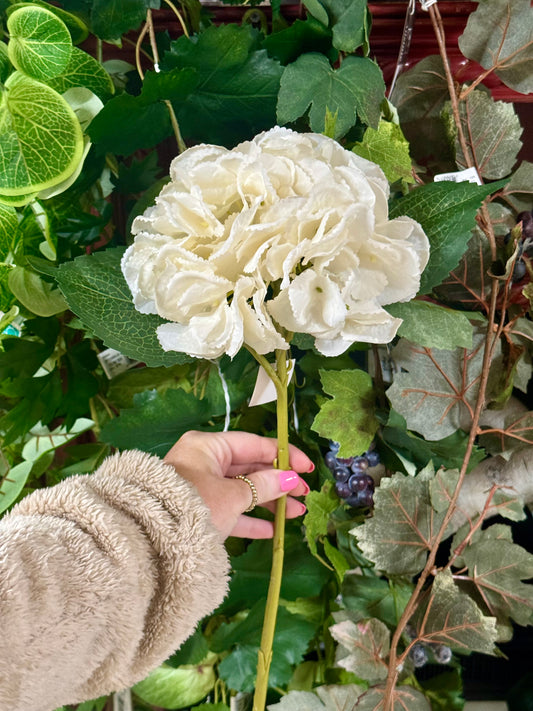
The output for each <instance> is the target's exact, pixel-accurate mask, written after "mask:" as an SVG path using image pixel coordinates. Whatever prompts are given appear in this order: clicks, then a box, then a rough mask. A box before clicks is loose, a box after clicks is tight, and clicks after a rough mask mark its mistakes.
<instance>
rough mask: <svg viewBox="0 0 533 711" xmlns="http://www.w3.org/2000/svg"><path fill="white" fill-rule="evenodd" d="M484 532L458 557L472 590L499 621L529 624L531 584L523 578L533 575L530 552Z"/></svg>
mask: <svg viewBox="0 0 533 711" xmlns="http://www.w3.org/2000/svg"><path fill="white" fill-rule="evenodd" d="M490 528H492V526H491V527H490ZM490 528H489V529H488V530H490ZM484 534H485V532H483V534H482V536H481V538H480V540H477V541H476V542H474V543H473V544H472V545H470V546H467V548H466V549H465V550H464V551H463V553H462V559H461V562H462V564H464V565H465V566H466V567H468V576H469V578H470V580H471V582H472V584H473V585H474V588H475V590H476V591H477V592H478V593H479V595H480V596H481V599H482V600H483V602H484V604H485V606H486V608H487V611H488V613H489V615H492V616H494V617H496V618H497V619H498V621H499V622H500V623H504V624H505V623H508V618H509V617H510V618H512V619H513V620H514V621H515V622H517V623H518V624H519V625H524V626H526V625H531V624H532V623H533V585H532V584H531V583H523V582H522V580H529V579H531V578H533V555H531V553H528V552H527V551H526V550H524V548H522V547H521V546H518V545H516V544H515V543H513V542H512V541H510V540H504V539H495V538H494V537H492V536H490V537H489V536H486V535H484Z"/></svg>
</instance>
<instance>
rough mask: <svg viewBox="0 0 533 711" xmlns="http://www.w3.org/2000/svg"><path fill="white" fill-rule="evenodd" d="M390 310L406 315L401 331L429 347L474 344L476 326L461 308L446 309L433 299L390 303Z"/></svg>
mask: <svg viewBox="0 0 533 711" xmlns="http://www.w3.org/2000/svg"><path fill="white" fill-rule="evenodd" d="M387 311H388V312H389V313H390V314H391V315H392V316H394V317H395V318H401V319H403V322H402V324H401V326H400V328H399V329H398V335H399V336H403V337H404V338H407V339H408V340H409V341H412V342H413V343H417V344H418V345H420V346H427V347H428V348H441V349H444V350H453V349H454V348H457V347H460V348H472V333H473V327H472V324H471V323H470V321H469V320H468V316H467V315H466V314H464V313H463V312H461V311H455V310H453V309H445V308H443V307H442V306H439V305H438V304H433V303H431V302H429V301H409V302H407V303H404V304H402V303H398V304H390V305H389V306H387Z"/></svg>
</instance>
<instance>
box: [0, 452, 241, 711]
mask: <svg viewBox="0 0 533 711" xmlns="http://www.w3.org/2000/svg"><path fill="white" fill-rule="evenodd" d="M227 579H228V560H227V556H226V553H225V549H224V546H223V543H222V540H221V537H220V535H219V533H218V532H217V531H216V529H215V528H214V526H213V524H212V522H211V519H210V514H209V511H208V509H207V507H206V506H205V504H204V503H203V501H202V500H201V499H200V497H199V496H198V494H197V493H196V490H195V489H194V487H193V486H192V485H191V484H190V483H189V482H187V481H185V480H184V479H182V478H180V477H179V476H178V475H177V474H176V471H175V470H174V468H173V467H172V466H171V465H169V464H166V463H164V462H162V461H161V460H160V459H158V458H157V457H153V456H150V455H148V454H145V453H143V452H137V451H129V452H124V453H122V454H117V455H114V456H112V457H109V458H108V459H106V461H105V462H104V463H103V464H102V466H101V467H100V468H99V469H98V471H97V472H95V473H94V474H92V475H88V476H76V477H71V478H69V479H67V480H65V481H64V482H62V483H61V484H59V485H58V486H56V487H53V488H50V489H42V490H39V491H37V492H34V493H33V494H32V495H30V496H28V497H27V498H26V499H24V500H23V501H22V502H21V503H20V504H18V505H17V506H16V507H15V508H14V509H13V511H12V512H11V513H10V514H9V515H7V516H5V517H4V518H3V519H2V521H0V618H1V619H2V627H3V630H2V635H1V636H0V659H2V664H3V672H4V673H3V674H2V675H1V677H0V707H1V708H10V709H11V711H19V709H20V711H22V710H23V709H24V711H27V709H29V708H31V709H32V711H51V710H52V709H55V708H57V707H58V706H61V705H63V704H68V703H76V702H79V701H83V700H86V699H88V698H94V697H97V696H101V695H104V694H107V693H110V692H112V691H116V690H118V689H122V688H126V687H128V686H131V685H132V684H134V683H135V682H137V681H139V680H140V679H142V678H144V677H145V676H146V675H147V673H148V672H149V671H150V670H151V669H152V668H154V667H155V666H157V665H158V664H159V663H161V662H162V661H164V660H165V659H166V658H167V657H168V656H169V655H170V654H172V652H173V651H174V650H175V649H177V648H178V647H179V646H180V644H181V643H182V642H183V641H184V640H185V639H186V638H187V637H188V636H189V635H190V634H191V633H192V632H193V630H194V628H195V625H196V624H197V622H198V621H199V620H200V619H201V618H202V617H204V616H205V615H207V614H208V613H210V612H211V611H212V610H213V609H215V608H216V607H217V606H218V605H219V604H220V602H221V601H222V599H223V597H224V595H225V593H226V590H227ZM6 660H7V662H6ZM6 663H7V666H8V668H6Z"/></svg>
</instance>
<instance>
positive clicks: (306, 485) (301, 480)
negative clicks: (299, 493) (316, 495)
mask: <svg viewBox="0 0 533 711" xmlns="http://www.w3.org/2000/svg"><path fill="white" fill-rule="evenodd" d="M300 482H301V483H302V486H303V488H304V493H303V496H307V494H308V493H309V492H310V491H311V489H310V488H309V484H308V483H307V482H306V481H305V479H302V477H300Z"/></svg>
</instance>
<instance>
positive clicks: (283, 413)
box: [253, 350, 290, 711]
mask: <svg viewBox="0 0 533 711" xmlns="http://www.w3.org/2000/svg"><path fill="white" fill-rule="evenodd" d="M256 357H257V356H256ZM259 358H262V359H263V360H265V359H264V358H263V357H262V356H259ZM259 358H258V360H259ZM259 362H260V363H261V365H263V367H264V363H262V361H261V360H259ZM268 365H269V366H270V364H269V363H268ZM269 369H270V370H272V366H270V368H269ZM267 372H268V370H267ZM288 380H289V378H288V370H287V351H282V350H277V351H276V373H275V378H273V382H274V385H275V386H276V393H277V396H278V398H277V402H276V414H277V427H278V461H277V465H278V468H279V469H289V468H290V465H289V410H288V394H287V385H288ZM286 508H287V496H286V495H284V496H282V497H281V498H280V499H278V500H277V504H276V516H275V519H274V540H273V549H272V568H271V571H270V583H269V586H268V594H267V601H266V609H265V618H264V620H263V631H262V634H261V646H260V648H259V655H258V660H257V680H256V684H255V694H254V703H253V711H264V708H265V703H266V696H267V691H268V674H269V671H270V663H271V661H272V645H273V642H274V632H275V629H276V617H277V614H278V606H279V595H280V589H281V577H282V573H283V556H284V552H285V551H284V545H285V511H286Z"/></svg>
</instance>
